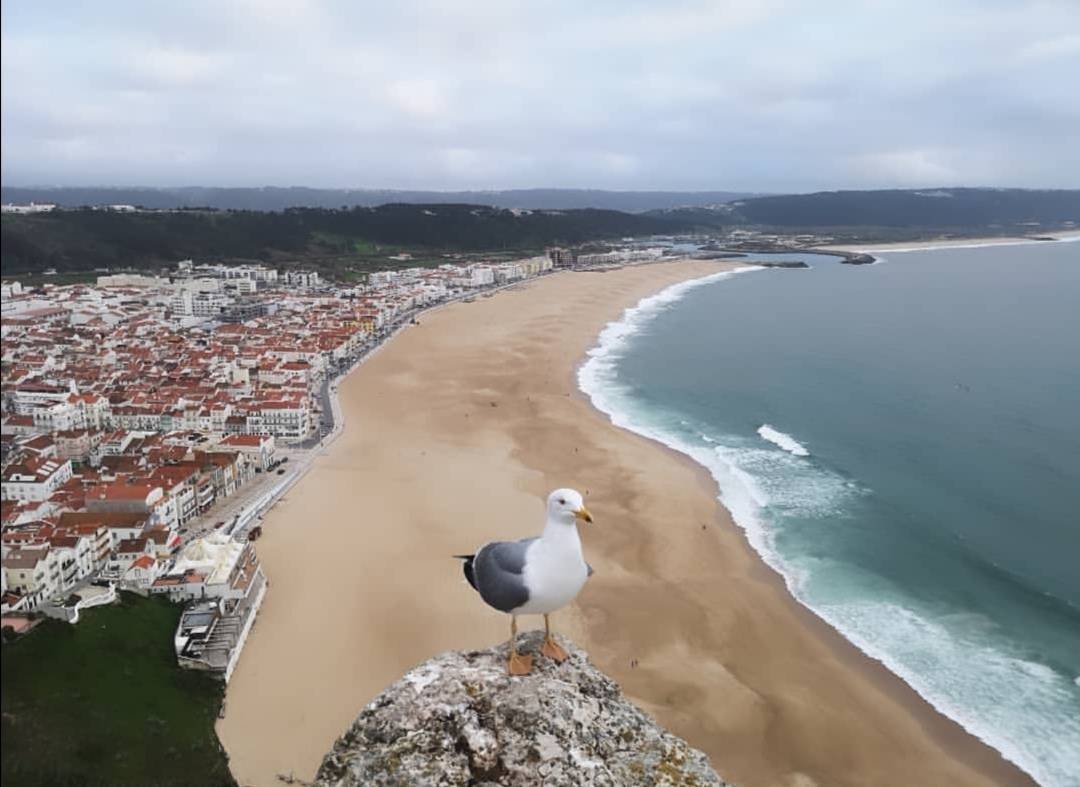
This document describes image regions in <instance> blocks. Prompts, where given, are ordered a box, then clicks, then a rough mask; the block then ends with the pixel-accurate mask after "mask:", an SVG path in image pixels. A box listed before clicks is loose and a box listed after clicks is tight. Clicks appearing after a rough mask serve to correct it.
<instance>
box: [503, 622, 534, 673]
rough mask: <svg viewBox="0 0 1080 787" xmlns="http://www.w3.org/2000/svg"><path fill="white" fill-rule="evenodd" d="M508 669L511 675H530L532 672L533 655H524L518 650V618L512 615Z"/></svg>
mask: <svg viewBox="0 0 1080 787" xmlns="http://www.w3.org/2000/svg"><path fill="white" fill-rule="evenodd" d="M506 671H507V672H508V673H509V674H511V675H528V674H529V673H530V672H532V656H523V655H521V654H520V653H518V652H517V618H516V617H515V616H513V615H511V616H510V658H509V659H508V660H507V662H506Z"/></svg>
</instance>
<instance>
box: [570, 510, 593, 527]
mask: <svg viewBox="0 0 1080 787" xmlns="http://www.w3.org/2000/svg"><path fill="white" fill-rule="evenodd" d="M574 516H575V517H576V518H578V519H582V520H584V521H586V522H589V523H590V524H591V523H592V514H590V513H589V509H587V508H586V507H585V506H582V507H581V508H579V509H578V510H577V511H575V512H574Z"/></svg>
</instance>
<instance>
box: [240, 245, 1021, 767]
mask: <svg viewBox="0 0 1080 787" xmlns="http://www.w3.org/2000/svg"><path fill="white" fill-rule="evenodd" d="M729 267H734V265H733V264H731V263H723V262H676V263H663V264H655V265H645V266H636V267H629V268H624V269H622V270H618V271H610V272H605V273H560V274H556V275H552V276H548V277H545V278H543V279H541V280H538V281H533V282H528V283H525V284H523V285H521V286H519V287H517V288H515V289H513V290H509V291H505V292H502V293H499V294H498V295H496V296H494V297H492V298H488V299H484V298H481V299H478V300H477V301H476V302H475V303H472V304H455V305H452V306H448V307H446V308H444V309H441V310H439V311H438V312H435V313H432V314H428V315H426V316H422V317H421V318H420V323H421V324H420V325H418V326H415V327H411V328H408V329H407V330H405V331H404V332H403V333H402V334H401V335H400V336H398V337H397V338H396V339H394V341H393V342H391V343H390V344H389V345H387V346H386V347H385V348H384V349H383V350H382V351H381V352H379V353H378V354H376V355H375V356H373V357H372V358H371V359H370V360H369V361H368V362H367V363H365V364H364V365H363V366H361V367H360V368H359V369H358V370H357V371H356V372H354V373H353V374H352V375H351V376H350V377H349V378H348V379H347V380H346V381H345V382H344V383H343V384H342V385H341V386H340V388H339V394H340V396H341V398H342V406H343V409H344V411H345V413H346V428H345V431H344V433H343V435H342V436H341V437H340V438H339V439H338V440H337V441H336V442H335V443H333V444H332V445H331V447H330V448H329V449H328V450H327V451H326V453H325V455H324V456H321V457H319V458H318V459H317V460H316V462H315V465H314V467H313V469H312V471H311V472H310V473H309V474H308V475H307V476H306V477H305V478H304V479H303V480H302V481H301V482H300V483H299V484H298V485H297V486H296V487H295V488H294V489H293V490H292V491H291V492H290V493H289V495H288V496H287V497H286V498H285V500H283V501H282V502H281V503H279V505H278V506H277V507H275V508H274V510H273V511H271V512H270V514H269V515H268V516H267V517H266V521H265V523H264V536H263V538H262V539H261V540H260V541H259V546H258V549H259V554H260V556H261V558H262V561H263V565H264V567H265V570H266V572H267V575H268V576H269V577H270V581H271V587H270V591H269V593H268V595H267V598H266V601H265V603H264V605H263V608H262V611H261V612H260V614H259V618H258V621H257V623H256V625H255V628H254V630H253V632H252V634H251V636H250V638H249V640H248V644H247V647H246V649H245V652H244V654H243V656H242V658H241V660H240V664H239V667H238V669H237V671H236V673H235V674H234V676H233V679H232V682H231V683H230V685H229V689H228V694H227V706H226V707H227V715H226V717H225V718H224V719H223V720H222V721H221V722H220V723H219V734H220V736H221V739H222V741H223V743H224V744H225V747H226V749H227V751H228V753H229V755H230V757H231V763H232V767H233V771H234V773H235V775H236V776H237V779H238V780H239V782H240V784H242V785H248V784H253V785H260V786H262V785H265V786H267V787H269V785H273V784H275V783H276V782H275V778H274V777H275V774H278V773H289V772H293V773H295V774H296V776H298V777H301V778H310V777H311V776H312V775H313V773H314V771H315V769H316V768H317V766H318V763H319V761H320V760H321V758H322V756H323V754H325V753H326V752H327V751H328V750H329V748H330V746H331V744H332V742H333V740H334V738H335V737H336V736H337V735H338V734H340V733H341V732H342V731H344V729H345V728H346V726H347V725H348V724H349V723H350V722H351V721H352V720H353V718H354V717H355V716H356V714H357V713H358V712H359V710H360V709H361V708H362V707H363V705H364V704H365V703H366V702H368V701H369V700H370V699H371V698H372V697H374V696H375V695H376V694H377V693H378V692H379V691H380V690H382V689H383V688H384V687H386V686H387V685H389V684H390V683H391V682H393V681H394V680H396V679H397V678H398V677H400V676H401V674H402V673H403V672H404V671H405V670H407V669H408V668H410V667H411V666H414V665H415V664H417V663H419V662H422V661H424V660H425V659H427V658H429V657H430V656H432V655H434V654H436V653H438V652H441V651H444V650H448V649H470V648H479V647H486V646H488V645H491V644H493V643H498V642H501V641H504V640H505V639H506V637H507V636H508V633H509V631H508V628H509V624H508V619H507V618H506V616H504V615H501V614H499V613H497V612H495V611H494V610H491V609H489V608H487V607H485V606H484V605H483V604H482V603H481V602H480V600H479V598H478V597H477V596H476V595H475V593H474V592H473V591H472V589H471V588H470V587H469V586H468V585H467V584H466V583H465V581H464V579H463V577H462V575H461V568H460V565H459V563H458V561H455V560H453V559H451V558H450V557H449V556H450V555H452V554H456V553H461V552H471V551H473V550H474V549H475V548H476V547H477V546H478V545H480V544H482V543H483V542H485V541H487V540H489V539H493V538H500V539H505V538H518V537H523V536H526V535H532V534H534V533H535V532H537V531H538V530H539V528H540V526H541V525H542V522H543V498H544V496H545V495H546V494H547V492H548V491H550V490H551V489H553V488H555V487H558V486H575V487H577V488H579V489H580V490H581V491H582V492H584V493H586V494H587V501H588V505H589V508H590V510H591V511H592V512H593V514H594V516H595V517H596V523H595V524H594V525H592V526H589V527H587V528H586V527H583V532H582V537H583V541H584V544H585V552H586V557H587V559H588V560H589V562H590V563H591V564H592V565H593V566H594V568H595V569H596V574H595V575H594V576H593V577H592V578H591V579H590V581H589V583H588V584H587V585H586V587H585V589H584V590H583V591H582V593H581V595H580V597H579V599H578V601H577V602H576V603H575V604H574V605H573V606H572V607H571V608H568V609H567V610H566V611H563V612H560V613H558V614H556V615H555V616H553V623H554V624H555V626H556V628H557V629H558V630H559V632H561V633H564V634H566V635H567V636H570V637H572V638H573V639H574V640H575V641H577V642H578V643H579V644H581V645H582V646H584V647H585V648H586V649H587V650H588V652H589V654H590V656H591V658H592V659H593V661H594V662H595V663H596V664H597V665H598V666H599V667H600V668H601V669H603V670H604V671H605V672H607V673H608V674H609V675H611V676H612V677H613V678H615V679H616V680H617V681H618V682H619V683H620V685H621V686H622V687H623V689H624V690H625V691H626V693H627V694H628V695H629V696H630V697H631V698H632V699H633V700H634V701H636V702H637V703H638V704H639V705H641V706H642V707H643V708H645V709H646V710H647V711H649V712H650V713H652V714H653V715H654V716H655V717H656V718H657V719H658V720H659V721H660V723H662V724H663V725H665V726H666V727H668V728H669V729H671V730H672V731H673V732H675V733H676V734H679V735H682V736H683V737H685V738H686V739H687V740H688V741H689V742H690V743H691V744H692V745H694V746H697V747H698V748H701V749H702V750H704V751H705V752H706V753H707V754H708V755H709V756H710V758H711V759H712V761H713V764H714V766H715V767H716V768H717V770H718V771H719V772H720V773H721V774H722V775H723V776H724V777H725V778H727V779H728V780H731V781H735V782H737V783H739V784H741V785H749V786H750V787H755V786H756V785H790V786H791V787H795V786H796V785H798V786H799V787H808V786H809V785H814V784H820V785H905V787H907V786H908V785H912V784H924V785H946V784H947V785H986V784H1031V783H1032V782H1031V781H1030V779H1028V778H1027V777H1026V776H1025V775H1024V774H1022V773H1021V772H1020V771H1018V770H1017V769H1015V768H1014V767H1012V766H1011V765H1010V764H1009V763H1007V762H1005V761H1004V760H1003V759H1002V758H1001V757H1000V756H999V755H998V754H997V752H995V751H994V750H992V749H990V748H989V747H986V746H985V745H983V744H982V743H980V742H979V741H977V740H976V739H975V738H973V737H971V736H969V735H968V734H967V733H965V732H964V731H963V730H962V729H961V728H960V727H959V726H958V725H956V724H954V723H952V722H950V721H949V720H948V719H946V718H944V717H943V716H941V715H939V714H937V713H936V712H935V711H934V710H933V709H932V708H931V707H930V706H929V705H927V704H926V703H925V702H924V701H923V700H921V698H919V697H918V695H916V694H915V693H914V692H913V691H911V690H910V689H909V688H908V687H907V686H906V685H905V684H904V683H902V682H901V681H900V680H899V679H897V678H896V677H894V676H893V675H892V674H891V673H889V672H888V671H887V670H885V669H884V668H883V667H881V665H880V664H878V663H877V662H874V661H872V660H870V659H868V658H866V657H865V656H863V655H862V654H861V653H860V652H859V651H857V650H856V649H855V648H854V647H852V646H851V645H849V644H848V643H847V642H846V641H845V640H843V639H842V638H841V637H840V636H839V635H837V634H836V633H835V632H834V631H832V629H830V628H829V627H828V626H826V625H825V624H823V623H822V622H821V621H819V620H818V619H817V618H816V617H814V616H813V615H811V614H810V613H809V612H807V611H806V610H805V609H803V608H802V607H800V606H799V605H798V604H797V603H796V602H795V601H794V600H792V599H791V597H790V596H789V595H788V594H787V592H786V591H785V589H784V587H783V583H782V581H781V579H780V578H779V577H778V576H777V575H776V574H775V573H774V572H772V571H771V570H770V569H769V568H767V567H766V566H765V565H764V564H763V563H762V562H761V561H760V560H759V559H758V557H757V556H756V554H755V553H753V552H752V551H751V549H750V548H749V546H748V545H747V544H746V541H745V539H744V538H743V535H742V533H741V531H740V530H738V528H737V527H736V526H735V525H734V524H733V523H732V521H731V519H730V517H729V516H728V514H727V512H726V511H725V510H724V509H723V508H722V507H721V506H720V505H719V504H718V503H717V501H716V488H715V484H714V482H713V480H712V479H711V477H710V476H708V474H707V473H706V472H705V471H704V469H703V468H700V467H699V466H697V465H695V464H694V463H692V462H691V461H689V460H688V459H686V458H684V457H682V456H680V455H678V454H676V453H674V452H672V451H669V450H668V449H666V448H664V447H662V446H660V445H658V444H656V443H653V442H651V441H648V440H646V439H644V438H641V437H639V436H636V435H633V434H630V433H628V432H625V431H622V430H619V429H617V428H615V427H613V426H612V425H611V424H610V423H609V422H608V420H607V419H606V417H604V416H603V415H602V414H600V413H598V412H597V411H595V410H593V409H592V407H591V406H590V405H589V404H588V402H587V401H586V400H585V398H584V397H583V396H581V395H580V394H579V393H578V391H577V388H576V384H575V380H574V370H575V368H576V366H577V365H578V363H580V361H581V360H582V358H583V356H584V354H585V352H586V351H587V350H588V348H590V347H591V346H592V345H593V344H594V343H595V341H596V336H597V334H598V333H599V332H600V330H601V329H602V327H603V326H604V325H605V324H606V323H607V322H609V321H610V320H612V319H616V318H617V317H618V316H619V315H620V314H621V312H622V310H623V309H624V308H625V307H627V306H630V305H633V304H634V303H636V302H637V301H638V300H639V299H640V298H642V297H644V296H646V295H648V294H650V293H653V292H655V291H657V290H659V289H661V288H663V287H664V286H667V285H668V284H671V283H674V282H676V281H681V280H685V279H689V278H695V277H697V276H702V275H706V274H708V273H713V272H716V271H718V270H723V269H725V268H729ZM730 327H731V329H732V330H738V326H735V325H733V326H730ZM522 622H523V623H524V624H525V625H526V626H529V625H533V626H536V625H542V621H541V619H540V618H523V619H522ZM631 660H635V661H634V663H636V666H631V664H632V661H631Z"/></svg>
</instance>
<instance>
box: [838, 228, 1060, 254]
mask: <svg viewBox="0 0 1080 787" xmlns="http://www.w3.org/2000/svg"><path fill="white" fill-rule="evenodd" d="M1039 238H1053V239H1054V240H1057V241H1075V240H1077V239H1080V231H1068V232H1066V231H1054V232H1046V233H1040V234H1039ZM1048 242H1049V241H1046V240H1039V239H1036V238H1028V237H1021V236H1019V235H1018V236H1015V237H1000V236H995V237H988V238H980V237H972V238H948V239H944V238H943V239H941V240H924V241H900V242H898V243H845V244H838V245H829V246H821V247H820V249H819V250H820V251H853V252H868V251H916V250H922V249H945V248H953V247H957V248H977V247H981V246H1016V245H1019V244H1025V243H1048Z"/></svg>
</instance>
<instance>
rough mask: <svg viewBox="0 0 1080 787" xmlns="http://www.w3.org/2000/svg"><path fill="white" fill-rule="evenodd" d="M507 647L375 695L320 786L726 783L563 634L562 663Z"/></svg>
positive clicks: (532, 647) (458, 660)
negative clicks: (524, 659)
mask: <svg viewBox="0 0 1080 787" xmlns="http://www.w3.org/2000/svg"><path fill="white" fill-rule="evenodd" d="M542 638H543V635H542V633H541V632H530V633H528V634H525V635H522V636H521V637H520V638H519V640H518V648H519V650H521V651H522V652H523V653H532V654H534V656H533V662H534V666H533V671H532V674H530V675H528V676H526V677H515V678H511V677H510V676H508V675H507V674H506V656H507V647H506V645H502V646H499V647H496V648H491V649H489V650H479V651H470V652H456V651H452V652H449V653H444V654H442V655H440V656H436V657H435V658H433V659H431V660H430V661H427V662H425V663H424V664H421V665H420V666H418V667H416V668H415V669H413V670H411V671H410V672H408V673H407V674H406V675H405V676H404V677H403V678H401V680H399V681H398V682H397V683H395V684H393V685H392V686H390V687H389V688H388V689H386V690H385V691H383V692H382V694H380V695H379V696H378V697H376V698H375V699H374V700H372V701H371V702H370V703H369V704H368V705H367V707H365V708H364V709H363V711H361V713H360V715H359V716H358V717H357V718H356V721H355V722H353V724H352V726H351V727H349V729H348V730H347V731H346V732H345V734H344V735H342V736H341V737H340V738H339V739H338V740H337V742H336V743H335V744H334V748H333V750H332V751H331V752H330V753H329V754H328V755H326V757H325V758H324V759H323V762H322V765H321V766H320V768H319V772H318V775H317V776H316V781H315V784H317V785H322V786H323V787H345V786H346V785H348V786H349V787H352V786H353V785H355V786H356V787H360V786H361V785H364V786H365V787H367V786H368V785H373V786H374V785H382V786H389V785H477V787H494V785H506V787H510V785H513V786H514V787H530V786H531V785H537V786H538V785H546V786H547V785H552V786H556V785H596V787H601V786H604V787H607V786H608V785H610V787H638V786H639V785H640V786H641V787H644V786H645V785H670V786H671V787H676V786H678V787H707V786H709V785H711V786H714V787H722V785H724V784H725V782H724V781H723V780H721V779H720V777H719V776H717V775H716V773H715V772H714V771H713V769H712V767H711V766H710V765H709V762H708V760H707V759H706V757H705V755H704V754H702V753H701V752H700V751H698V750H696V749H693V748H691V747H690V746H689V745H688V744H687V743H686V742H685V741H683V740H682V739H681V738H678V737H676V736H674V735H672V734H671V733H669V732H667V731H666V730H664V729H663V728H661V727H660V726H659V725H657V723H656V722H655V721H653V720H652V719H651V718H650V717H649V716H647V715H646V714H645V713H643V712H642V711H641V710H639V709H638V708H636V707H635V706H634V705H633V704H631V703H630V701H629V700H627V699H626V697H624V696H623V694H622V692H621V691H620V690H619V687H618V685H617V684H616V683H615V682H614V681H613V680H611V679H610V678H609V677H607V676H606V675H604V674H603V673H602V672H600V671H599V670H598V669H596V667H594V666H593V665H592V664H591V663H590V662H589V660H588V658H587V656H586V655H585V653H584V652H583V651H581V650H580V649H578V648H576V647H574V646H573V645H571V644H570V643H569V642H567V641H566V640H563V644H564V646H566V649H567V651H568V652H569V653H570V658H569V659H568V660H567V661H566V662H564V663H563V664H556V663H554V662H553V661H551V660H549V659H546V658H544V657H543V656H541V655H539V649H540V645H541V642H542Z"/></svg>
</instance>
